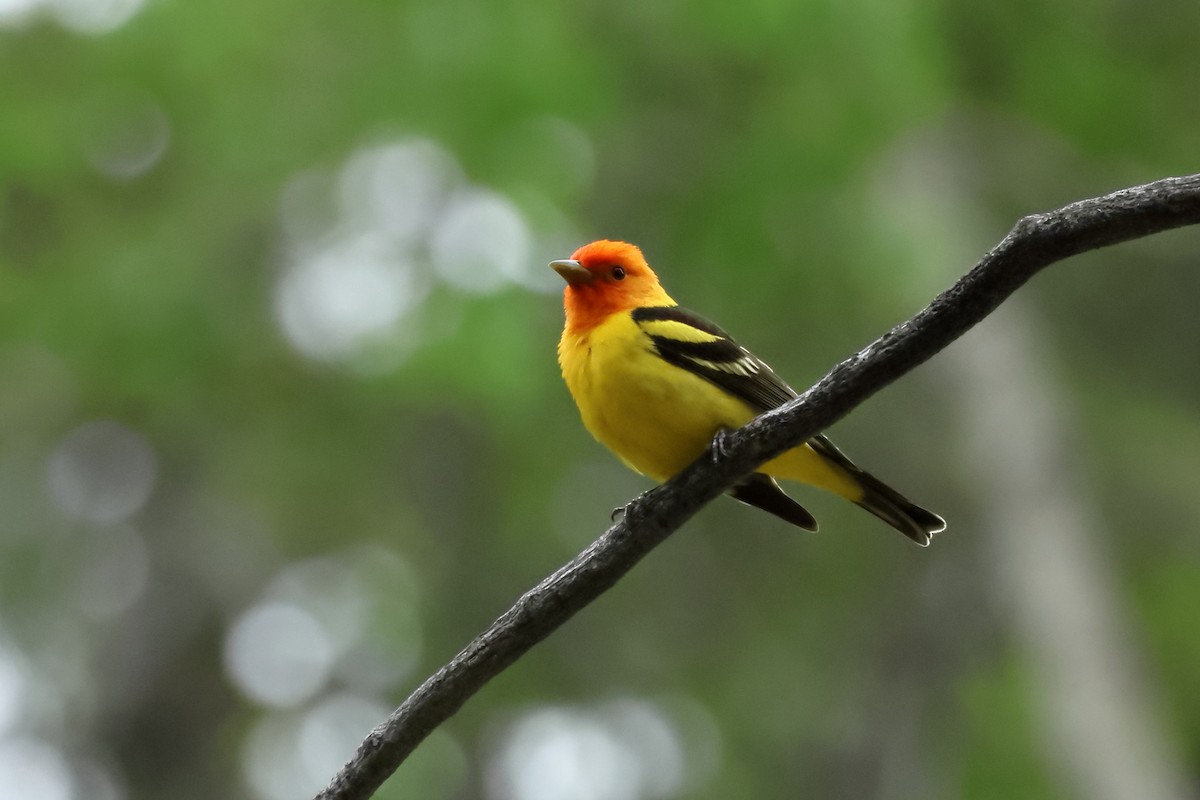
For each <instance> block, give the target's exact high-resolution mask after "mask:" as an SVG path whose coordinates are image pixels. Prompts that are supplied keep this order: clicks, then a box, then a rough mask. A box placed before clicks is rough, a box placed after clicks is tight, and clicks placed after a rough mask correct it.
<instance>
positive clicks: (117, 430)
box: [47, 420, 158, 525]
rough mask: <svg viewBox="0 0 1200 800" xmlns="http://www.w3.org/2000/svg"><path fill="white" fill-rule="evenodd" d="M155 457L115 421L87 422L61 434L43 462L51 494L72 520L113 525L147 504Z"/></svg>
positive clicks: (136, 435) (145, 443) (154, 474)
mask: <svg viewBox="0 0 1200 800" xmlns="http://www.w3.org/2000/svg"><path fill="white" fill-rule="evenodd" d="M157 473H158V460H157V458H156V457H155V455H154V449H153V448H152V447H151V446H150V443H149V442H148V441H146V439H145V437H143V436H142V435H141V434H139V433H138V432H136V431H134V430H132V429H130V428H128V427H126V426H125V425H122V424H121V423H119V422H113V421H108V420H105V421H99V422H88V423H85V424H83V425H81V426H79V427H78V428H76V429H75V430H73V431H71V432H70V433H68V434H67V435H66V437H64V438H63V440H62V443H61V444H59V446H58V447H57V449H56V450H55V451H54V453H52V454H51V456H50V460H49V462H48V463H47V481H48V482H49V484H50V494H51V496H52V497H53V498H54V502H55V505H56V506H57V507H58V509H59V510H60V511H61V512H62V513H63V514H65V515H66V516H67V517H70V518H71V519H76V520H80V521H83V522H92V523H96V524H99V525H112V524H115V523H118V522H123V521H125V520H127V519H129V518H130V517H132V516H133V515H134V514H136V513H137V512H138V511H139V510H141V508H142V506H143V505H145V503H146V501H147V500H148V499H149V498H150V492H151V491H152V490H153V489H154V481H155V478H156V477H157Z"/></svg>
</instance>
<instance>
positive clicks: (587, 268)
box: [550, 239, 675, 332]
mask: <svg viewBox="0 0 1200 800" xmlns="http://www.w3.org/2000/svg"><path fill="white" fill-rule="evenodd" d="M550 266H551V268H553V269H554V271H555V272H557V273H558V274H559V275H562V276H563V278H564V279H565V280H566V282H567V288H566V291H565V292H564V293H563V306H564V307H565V308H566V312H567V327H568V328H569V329H570V330H573V331H576V332H583V331H588V330H591V329H592V328H594V327H595V326H597V325H599V324H600V323H601V322H604V320H606V319H608V318H609V317H611V316H612V315H613V314H619V313H622V312H625V311H632V310H633V309H635V308H639V307H641V306H664V305H674V304H675V301H674V300H672V299H671V298H670V296H669V295H668V294H667V293H666V292H665V291H663V288H662V286H661V285H660V284H659V282H658V276H657V275H655V274H654V270H652V269H650V265H649V264H647V263H646V259H645V257H644V256H643V255H642V251H641V250H639V249H638V248H637V247H635V246H634V245H631V244H628V243H627V242H614V241H609V240H608V239H601V240H600V241H598V242H592V243H591V244H585V245H584V246H583V247H581V248H579V249H578V250H576V251H575V252H574V253H572V254H571V257H570V258H566V259H563V260H561V261H551V262H550Z"/></svg>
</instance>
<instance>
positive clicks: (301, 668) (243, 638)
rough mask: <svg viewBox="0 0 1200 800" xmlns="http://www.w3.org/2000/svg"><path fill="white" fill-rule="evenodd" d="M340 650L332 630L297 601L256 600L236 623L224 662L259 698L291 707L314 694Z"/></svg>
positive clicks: (234, 677)
mask: <svg viewBox="0 0 1200 800" xmlns="http://www.w3.org/2000/svg"><path fill="white" fill-rule="evenodd" d="M336 657H337V650H336V649H335V646H334V643H333V641H332V637H331V636H330V633H329V632H328V631H327V630H326V628H325V627H324V626H323V625H321V623H320V622H318V621H317V620H316V619H315V618H314V617H313V616H312V615H311V614H309V613H308V612H307V611H304V610H303V609H300V608H297V607H296V606H294V605H288V604H284V603H278V602H268V603H264V604H262V605H258V606H254V607H253V608H250V609H249V610H247V611H246V613H245V614H243V615H242V617H241V618H240V619H239V620H238V621H237V622H236V623H235V624H234V625H233V627H232V628H231V629H230V631H229V636H228V638H227V640H226V642H225V668H226V670H227V672H228V674H229V677H230V679H231V680H232V681H233V682H234V685H236V686H237V687H238V689H239V690H241V691H242V692H243V693H244V694H245V695H246V696H247V697H249V698H250V699H252V700H254V701H255V702H258V703H262V704H264V705H268V706H276V707H280V708H288V707H292V706H296V705H298V704H300V703H302V702H304V701H305V700H308V699H309V698H310V697H312V696H313V695H314V694H315V693H316V692H317V691H318V690H319V689H320V688H321V687H322V686H323V685H324V684H325V680H326V679H327V678H328V677H329V673H330V671H331V670H332V669H333V662H334V659H335V658H336Z"/></svg>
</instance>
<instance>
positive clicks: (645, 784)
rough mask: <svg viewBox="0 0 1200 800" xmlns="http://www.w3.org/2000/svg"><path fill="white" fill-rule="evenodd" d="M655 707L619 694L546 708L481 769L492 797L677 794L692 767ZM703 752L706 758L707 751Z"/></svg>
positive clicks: (585, 799)
mask: <svg viewBox="0 0 1200 800" xmlns="http://www.w3.org/2000/svg"><path fill="white" fill-rule="evenodd" d="M684 748H685V744H684V740H683V739H682V737H681V735H680V733H679V730H678V728H677V726H676V724H675V722H674V721H673V720H672V719H671V718H670V717H669V716H668V715H667V714H666V713H665V712H664V711H663V709H662V708H660V707H659V706H658V705H657V704H655V703H652V702H650V701H648V700H643V699H634V698H624V699H620V700H616V701H612V702H609V703H607V704H605V705H602V706H600V707H598V708H596V709H594V710H584V709H578V708H570V707H560V706H548V707H543V708H538V709H535V710H533V711H530V712H528V713H526V714H523V715H522V716H521V717H519V718H518V719H517V720H515V721H514V722H512V723H511V724H510V725H509V726H508V727H507V728H506V729H505V731H504V733H503V735H502V737H501V741H500V744H499V745H498V747H497V749H496V751H495V752H494V753H493V754H492V756H491V759H490V763H489V767H488V773H487V796H488V797H489V798H493V800H637V799H638V798H666V797H676V796H678V795H679V794H680V792H681V791H682V790H683V789H684V787H685V785H686V780H687V773H688V771H689V769H691V767H692V765H691V764H690V763H689V761H690V758H689V755H690V754H688V753H686V752H685V750H684ZM708 755H711V753H709V754H708Z"/></svg>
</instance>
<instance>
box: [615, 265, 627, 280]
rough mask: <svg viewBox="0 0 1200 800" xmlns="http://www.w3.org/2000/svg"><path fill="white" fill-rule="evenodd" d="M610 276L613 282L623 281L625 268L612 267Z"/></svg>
mask: <svg viewBox="0 0 1200 800" xmlns="http://www.w3.org/2000/svg"><path fill="white" fill-rule="evenodd" d="M612 276H613V280H614V281H623V280H625V268H624V267H613V268H612Z"/></svg>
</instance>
